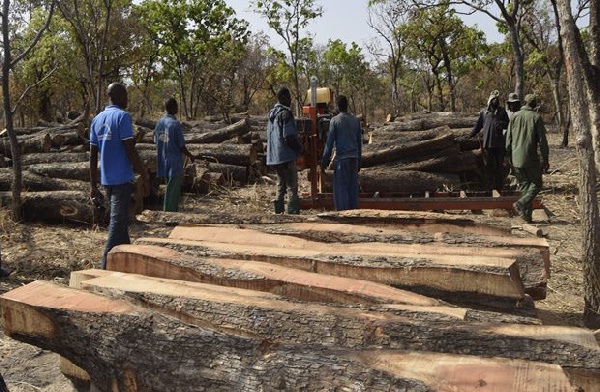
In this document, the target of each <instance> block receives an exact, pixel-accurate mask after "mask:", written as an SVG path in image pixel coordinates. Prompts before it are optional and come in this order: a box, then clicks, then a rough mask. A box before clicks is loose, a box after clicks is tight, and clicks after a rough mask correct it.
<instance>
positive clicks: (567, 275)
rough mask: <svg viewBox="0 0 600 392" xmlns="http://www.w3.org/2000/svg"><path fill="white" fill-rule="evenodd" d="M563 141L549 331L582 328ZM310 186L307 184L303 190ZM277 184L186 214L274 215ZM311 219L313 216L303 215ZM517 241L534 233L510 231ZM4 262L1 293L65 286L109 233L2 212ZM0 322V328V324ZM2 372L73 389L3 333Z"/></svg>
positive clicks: (145, 230)
mask: <svg viewBox="0 0 600 392" xmlns="http://www.w3.org/2000/svg"><path fill="white" fill-rule="evenodd" d="M559 142H560V137H559V135H556V134H550V143H551V153H550V154H551V155H550V165H551V167H550V173H549V174H548V175H546V176H545V177H544V181H545V183H544V190H543V193H542V196H543V203H544V205H545V206H546V208H547V210H548V211H549V213H550V214H549V215H550V222H549V223H539V227H541V228H542V229H543V231H544V234H545V237H546V238H547V239H548V242H549V244H550V254H551V263H552V276H551V278H550V281H549V283H548V295H547V299H546V300H544V301H537V302H536V307H537V309H538V310H539V316H540V318H541V319H542V321H543V322H544V323H545V324H549V325H562V326H578V327H581V326H582V323H581V314H582V310H583V288H582V281H583V278H582V272H581V261H580V260H581V256H580V236H581V230H580V218H579V206H578V198H577V188H578V187H577V180H578V163H577V159H576V156H575V149H574V147H569V148H558V144H559ZM304 187H306V184H304ZM273 195H274V188H273V186H272V185H268V184H265V185H256V186H252V187H248V188H244V189H240V190H237V191H229V192H222V193H221V194H220V195H219V196H218V197H213V198H206V197H203V198H195V197H191V196H185V197H184V202H183V206H182V209H183V210H184V211H190V212H197V213H203V212H211V213H214V211H227V212H229V213H230V214H235V215H238V214H244V213H249V212H252V213H256V212H264V213H270V211H271V203H270V202H269V200H270V199H271V198H272V197H273ZM302 213H303V214H309V213H310V212H309V211H303V212H302ZM492 215H494V214H490V213H487V212H486V213H484V214H481V215H475V214H470V213H469V214H468V215H467V216H468V217H469V218H472V219H474V220H477V221H482V222H487V223H494V224H497V225H500V226H504V227H506V226H510V225H518V224H520V222H519V218H516V217H515V218H513V217H508V216H492ZM169 230H170V228H165V227H160V226H156V225H149V224H145V223H141V222H136V223H134V224H132V225H131V236H132V239H135V238H137V237H141V236H151V235H152V236H161V235H165V234H166V233H168V231H169ZM513 232H514V234H515V235H519V236H530V234H527V233H523V232H520V231H518V230H514V231H513ZM0 236H1V245H2V260H3V263H4V265H6V266H8V267H9V268H11V269H12V270H13V271H14V273H13V274H12V275H11V276H10V277H9V278H7V279H3V280H0V293H4V292H6V291H9V290H11V289H13V288H16V287H19V286H21V285H24V284H27V283H28V282H30V281H32V280H36V279H41V280H53V281H55V282H58V283H61V284H68V278H69V274H70V272H71V271H72V270H80V269H86V268H94V267H98V265H99V260H100V255H101V252H102V248H103V244H104V241H105V239H106V230H105V229H104V228H98V227H85V226H45V225H40V224H16V223H14V222H12V221H11V220H10V219H8V218H7V212H6V211H0ZM0 322H1V321H0ZM0 372H1V373H2V375H3V376H4V379H5V380H6V383H7V385H8V387H9V390H10V391H11V392H30V391H47V392H69V391H74V390H75V389H74V387H73V386H72V384H71V383H70V381H68V380H67V379H66V378H65V377H64V376H63V375H62V374H61V373H60V371H59V370H58V357H57V355H56V354H54V353H51V352H48V351H44V350H41V349H39V348H37V347H34V346H30V345H27V344H24V343H20V342H17V341H15V340H13V339H11V338H9V337H6V336H4V334H2V333H1V332H0Z"/></svg>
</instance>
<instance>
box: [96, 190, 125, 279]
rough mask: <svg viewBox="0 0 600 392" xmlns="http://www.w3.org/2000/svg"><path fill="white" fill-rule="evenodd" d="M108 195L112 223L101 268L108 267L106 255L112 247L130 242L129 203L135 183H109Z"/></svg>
mask: <svg viewBox="0 0 600 392" xmlns="http://www.w3.org/2000/svg"><path fill="white" fill-rule="evenodd" d="M104 189H105V190H106V197H107V198H108V200H109V201H110V223H109V224H108V239H107V240H106V247H105V248H104V254H103V255H102V261H101V263H100V268H101V269H106V256H107V255H108V252H110V250H111V249H112V248H114V247H115V246H117V245H121V244H130V243H131V240H130V239H129V205H130V203H131V191H132V190H133V184H132V183H131V182H128V183H126V184H121V185H107V186H105V187H104Z"/></svg>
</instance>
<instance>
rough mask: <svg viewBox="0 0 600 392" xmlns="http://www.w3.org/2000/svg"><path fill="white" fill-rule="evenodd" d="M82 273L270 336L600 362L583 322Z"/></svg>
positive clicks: (91, 281) (582, 364) (190, 317)
mask: <svg viewBox="0 0 600 392" xmlns="http://www.w3.org/2000/svg"><path fill="white" fill-rule="evenodd" d="M101 272H103V271H101ZM83 274H85V275H87V276H85V277H83V278H82V279H83V280H82V281H81V282H80V285H81V287H83V288H87V289H89V290H93V291H95V292H99V293H100V292H101V293H106V294H109V295H110V296H114V297H120V298H127V299H129V298H131V299H133V300H135V301H137V302H138V303H139V302H141V303H144V304H145V305H146V306H148V307H151V308H155V309H162V310H163V311H164V312H166V313H171V314H176V315H177V317H179V318H181V319H182V320H185V321H187V322H191V323H193V324H197V325H211V326H212V327H213V328H215V329H217V330H227V331H229V332H230V333H234V334H235V333H250V334H251V335H253V336H256V337H261V338H265V339H269V340H270V341H271V342H273V343H302V344H314V343H317V344H325V345H333V346H337V347H346V348H358V347H369V346H378V347H383V348H393V349H402V350H415V351H426V352H440V353H459V352H460V353H461V354H470V355H486V356H491V357H504V358H515V359H516V358H520V359H529V360H533V361H541V362H549V363H559V364H561V365H563V366H569V367H572V368H579V369H587V370H597V369H599V368H600V357H596V358H589V357H590V356H597V355H598V354H599V353H600V347H599V346H598V343H597V342H596V341H595V338H594V335H593V333H591V331H587V330H585V329H582V328H563V327H551V326H550V327H549V326H542V325H521V324H518V325H517V324H508V323H503V324H499V323H498V324H496V323H477V322H473V323H469V322H465V321H464V318H465V313H464V309H448V308H439V307H433V308H431V307H421V308H419V307H411V308H410V309H412V311H413V312H414V313H413V314H410V312H408V311H407V312H406V313H399V314H390V313H382V312H381V311H380V310H383V309H384V308H385V307H374V308H371V309H370V310H365V309H359V308H348V307H334V306H327V305H320V304H311V303H297V302H293V303H290V302H288V301H286V300H284V299H283V298H281V297H278V296H269V295H267V294H265V293H258V292H255V291H251V290H243V289H231V288H224V287H219V286H215V285H210V284H202V283H193V282H183V281H173V280H163V279H153V278H149V277H144V276H140V275H132V274H118V275H114V274H106V273H104V272H103V273H101V274H99V275H96V276H98V277H97V278H92V277H93V276H95V273H94V271H93V270H90V271H84V272H83ZM395 306H399V305H395ZM405 309H406V310H409V308H405ZM257 315H261V316H260V317H257ZM450 336H453V338H450ZM538 339H539V340H538ZM561 346H562V347H565V346H566V347H569V348H570V349H571V350H573V351H570V352H567V353H564V352H560V350H557V352H555V351H554V349H553V348H554V347H561ZM459 350H460V351H459ZM574 352H577V353H578V354H579V355H582V356H584V357H588V358H587V359H588V360H589V362H586V360H585V359H584V358H580V359H575V360H572V359H571V358H573V356H574V355H573V354H574ZM484 353H485V354H484Z"/></svg>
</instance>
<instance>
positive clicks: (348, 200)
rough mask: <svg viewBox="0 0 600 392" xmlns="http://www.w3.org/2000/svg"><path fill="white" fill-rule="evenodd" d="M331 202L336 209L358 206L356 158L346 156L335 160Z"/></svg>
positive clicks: (349, 208) (348, 208)
mask: <svg viewBox="0 0 600 392" xmlns="http://www.w3.org/2000/svg"><path fill="white" fill-rule="evenodd" d="M333 204H334V205H335V209H336V211H343V210H354V209H357V208H358V159H356V158H348V159H340V160H339V161H338V160H336V161H335V163H334V169H333Z"/></svg>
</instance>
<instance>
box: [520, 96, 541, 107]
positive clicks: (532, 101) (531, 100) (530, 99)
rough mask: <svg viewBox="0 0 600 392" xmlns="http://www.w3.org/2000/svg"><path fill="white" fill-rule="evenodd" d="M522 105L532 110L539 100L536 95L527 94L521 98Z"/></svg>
mask: <svg viewBox="0 0 600 392" xmlns="http://www.w3.org/2000/svg"><path fill="white" fill-rule="evenodd" d="M523 103H524V104H525V105H527V106H529V107H530V108H532V109H535V108H537V106H538V103H539V100H538V97H537V95H535V94H527V95H526V96H525V98H523Z"/></svg>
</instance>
